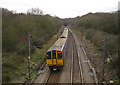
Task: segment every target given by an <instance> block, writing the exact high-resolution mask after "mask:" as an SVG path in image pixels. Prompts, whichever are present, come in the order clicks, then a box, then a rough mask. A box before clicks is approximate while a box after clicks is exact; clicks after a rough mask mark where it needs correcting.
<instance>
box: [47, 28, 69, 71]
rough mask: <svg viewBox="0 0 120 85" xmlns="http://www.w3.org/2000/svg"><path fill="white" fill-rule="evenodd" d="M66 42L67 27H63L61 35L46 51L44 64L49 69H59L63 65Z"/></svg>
mask: <svg viewBox="0 0 120 85" xmlns="http://www.w3.org/2000/svg"><path fill="white" fill-rule="evenodd" d="M67 43H68V29H67V28H64V31H63V33H62V35H61V36H60V37H59V38H58V40H57V41H56V42H55V44H54V45H53V46H51V48H50V49H49V50H48V51H47V53H46V64H47V66H48V67H49V69H51V70H53V69H56V70H60V69H61V68H62V67H63V66H64V58H65V53H66V52H65V51H66V48H67Z"/></svg>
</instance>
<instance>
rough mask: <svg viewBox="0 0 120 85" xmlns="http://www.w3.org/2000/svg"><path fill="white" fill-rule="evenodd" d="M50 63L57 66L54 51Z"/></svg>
mask: <svg viewBox="0 0 120 85" xmlns="http://www.w3.org/2000/svg"><path fill="white" fill-rule="evenodd" d="M52 63H53V65H56V64H57V59H56V50H53V51H52Z"/></svg>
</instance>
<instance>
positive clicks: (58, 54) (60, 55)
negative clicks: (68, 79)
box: [57, 51, 62, 59]
mask: <svg viewBox="0 0 120 85" xmlns="http://www.w3.org/2000/svg"><path fill="white" fill-rule="evenodd" d="M57 56H58V59H62V52H61V51H58V52H57Z"/></svg>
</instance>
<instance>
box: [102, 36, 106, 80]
mask: <svg viewBox="0 0 120 85" xmlns="http://www.w3.org/2000/svg"><path fill="white" fill-rule="evenodd" d="M105 50H106V39H105V37H104V56H103V74H102V81H103V82H104V64H105Z"/></svg>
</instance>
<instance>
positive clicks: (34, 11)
mask: <svg viewBox="0 0 120 85" xmlns="http://www.w3.org/2000/svg"><path fill="white" fill-rule="evenodd" d="M27 14H35V15H43V11H42V10H40V9H39V8H31V9H28V11H27Z"/></svg>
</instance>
